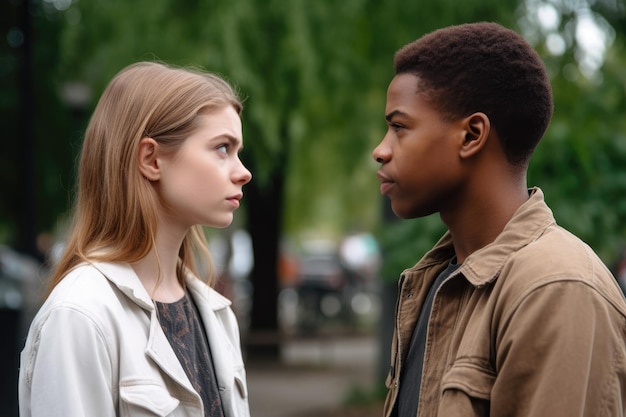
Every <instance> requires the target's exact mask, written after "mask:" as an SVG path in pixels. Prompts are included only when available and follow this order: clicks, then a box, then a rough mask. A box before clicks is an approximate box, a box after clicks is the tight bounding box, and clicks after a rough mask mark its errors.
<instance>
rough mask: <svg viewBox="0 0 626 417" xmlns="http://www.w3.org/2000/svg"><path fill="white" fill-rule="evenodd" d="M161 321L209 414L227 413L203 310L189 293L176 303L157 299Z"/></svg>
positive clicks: (209, 416)
mask: <svg viewBox="0 0 626 417" xmlns="http://www.w3.org/2000/svg"><path fill="white" fill-rule="evenodd" d="M155 303H156V307H157V311H158V313H159V314H158V316H159V323H160V324H161V328H162V329H163V331H164V332H165V335H166V336H167V339H168V340H169V342H170V344H171V345H172V348H173V349H174V352H175V353H176V356H177V357H178V360H179V361H180V363H181V365H182V366H183V369H184V370H185V373H186V374H187V376H188V377H189V380H190V381H191V383H192V385H193V387H194V388H195V389H196V391H197V392H198V394H200V397H201V398H202V402H203V404H204V416H205V417H224V410H223V409H222V400H221V398H220V395H219V390H218V387H217V377H216V376H215V369H214V368H213V359H212V358H211V349H210V347H209V342H208V339H207V335H206V331H205V329H204V326H203V325H202V319H201V318H200V313H199V312H198V309H197V307H196V304H195V303H194V301H193V299H192V297H190V296H189V294H188V293H185V296H184V297H183V298H181V299H180V300H178V301H176V302H173V303H160V302H155Z"/></svg>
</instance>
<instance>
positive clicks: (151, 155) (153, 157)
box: [137, 137, 161, 181]
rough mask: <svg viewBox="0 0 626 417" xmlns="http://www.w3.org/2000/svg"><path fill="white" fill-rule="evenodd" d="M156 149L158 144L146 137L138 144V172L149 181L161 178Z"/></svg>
mask: <svg viewBox="0 0 626 417" xmlns="http://www.w3.org/2000/svg"><path fill="white" fill-rule="evenodd" d="M158 149H159V144H158V143H157V141H155V140H154V139H152V138H148V137H146V138H143V139H141V141H140V142H139V155H138V156H137V160H138V161H137V162H138V164H139V171H140V172H141V174H142V175H143V176H144V177H146V178H147V179H148V180H150V181H158V180H159V178H160V177H161V171H160V169H159V160H158V158H157V150H158Z"/></svg>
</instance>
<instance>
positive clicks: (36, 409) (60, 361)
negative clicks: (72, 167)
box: [19, 62, 251, 417]
mask: <svg viewBox="0 0 626 417" xmlns="http://www.w3.org/2000/svg"><path fill="white" fill-rule="evenodd" d="M241 109H242V105H241V103H240V101H239V99H238V98H237V96H236V94H235V92H234V91H233V89H232V88H231V87H230V86H229V85H228V84H227V83H226V82H225V81H223V80H222V79H221V78H219V77H217V76H215V75H212V74H208V73H202V72H199V71H192V70H186V69H179V68H172V67H169V66H166V65H163V64H158V63H149V62H143V63H137V64H133V65H131V66H129V67H127V68H125V69H124V70H122V71H121V72H120V73H119V74H117V76H115V78H114V79H113V80H112V81H111V83H110V84H109V86H108V87H107V88H106V90H105V91H104V93H103V95H102V97H101V99H100V101H99V103H98V105H97V107H96V109H95V111H94V114H93V116H92V118H91V121H90V123H89V126H88V127H87V131H86V134H85V139H84V143H83V147H82V152H81V157H80V165H79V171H78V190H77V199H76V204H75V208H74V210H75V211H74V217H73V226H72V229H71V231H70V233H69V236H68V239H67V245H66V247H65V251H64V253H63V255H62V257H61V259H60V261H59V262H58V264H57V265H56V269H55V271H54V272H53V274H52V281H51V284H50V289H49V293H48V296H47V298H46V300H45V302H44V304H43V306H42V308H41V309H40V311H39V312H38V314H37V316H36V317H35V319H34V320H33V322H32V324H31V328H30V331H29V334H28V338H27V340H26V345H25V348H24V350H23V352H22V356H21V369H20V379H19V401H20V415H21V416H22V417H29V416H46V417H54V416H59V417H61V416H62V417H70V416H194V417H197V416H207V417H213V416H220V417H221V416H225V417H241V416H243V417H247V416H249V409H248V400H247V387H246V376H245V369H244V365H243V361H242V356H241V348H240V341H239V330H238V327H237V322H236V319H235V316H234V314H233V312H232V310H231V309H230V302H229V301H228V300H227V299H225V298H224V297H222V296H221V295H220V294H218V293H217V292H216V291H215V290H213V289H212V288H211V284H212V282H213V277H212V276H209V277H208V278H207V279H206V280H204V281H203V280H201V279H200V278H199V274H198V273H197V272H196V271H198V270H209V271H212V268H211V264H210V255H209V252H208V249H207V244H206V240H205V238H204V235H203V232H202V229H201V226H202V225H204V226H210V227H226V226H228V225H229V224H230V223H231V221H232V219H233V212H234V211H235V210H236V209H237V208H238V207H239V200H240V199H241V198H242V187H243V185H244V184H246V183H248V182H249V181H250V179H251V174H250V172H249V171H248V170H247V169H246V168H245V167H244V166H243V164H242V163H241V161H240V159H239V156H238V154H239V151H240V150H241V149H242V146H243V144H242V130H241V119H240V112H241Z"/></svg>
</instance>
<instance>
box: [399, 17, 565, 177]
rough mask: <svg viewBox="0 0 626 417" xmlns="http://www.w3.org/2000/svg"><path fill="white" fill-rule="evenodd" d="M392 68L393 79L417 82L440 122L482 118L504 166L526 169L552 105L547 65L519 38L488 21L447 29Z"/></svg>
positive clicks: (404, 52)
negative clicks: (503, 156) (504, 160)
mask: <svg viewBox="0 0 626 417" xmlns="http://www.w3.org/2000/svg"><path fill="white" fill-rule="evenodd" d="M394 64H395V70H396V74H403V73H410V74H413V75H415V76H416V77H418V78H419V80H420V89H419V92H420V93H423V94H425V96H426V97H427V98H428V100H429V102H430V103H431V104H432V105H433V106H435V108H436V109H437V110H438V111H439V112H440V113H441V114H442V116H443V117H444V119H446V120H455V119H458V118H461V117H466V116H469V115H470V114H472V113H475V112H483V113H485V114H486V115H487V117H489V120H490V121H491V125H492V127H493V128H495V130H496V132H497V133H498V135H499V137H500V140H501V142H502V146H503V149H504V152H505V154H506V157H507V159H508V161H509V162H510V163H511V164H513V165H517V166H527V164H528V161H529V160H530V157H531V155H532V153H533V151H534V149H535V147H536V146H537V143H538V142H539V140H541V138H542V136H543V134H544V133H545V131H546V129H547V127H548V124H549V123H550V119H551V117H552V110H553V103H552V88H551V87H550V80H549V78H548V75H547V73H546V69H545V66H544V65H543V62H542V60H541V58H540V57H539V55H538V54H537V52H536V51H535V50H534V49H533V48H532V46H530V44H528V42H526V40H524V38H523V37H522V36H520V35H519V34H517V33H516V32H514V31H512V30H510V29H507V28H505V27H503V26H501V25H499V24H497V23H491V22H479V23H467V24H462V25H456V26H450V27H446V28H442V29H439V30H436V31H434V32H431V33H429V34H427V35H424V36H422V37H421V38H419V39H417V40H416V41H414V42H412V43H409V44H408V45H406V46H404V47H403V48H401V49H400V50H399V51H398V52H396V55H395V58H394Z"/></svg>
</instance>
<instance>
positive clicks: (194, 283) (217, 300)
mask: <svg viewBox="0 0 626 417" xmlns="http://www.w3.org/2000/svg"><path fill="white" fill-rule="evenodd" d="M92 265H93V266H94V268H96V269H97V270H98V271H100V272H101V273H102V275H104V276H105V277H106V278H107V279H108V280H109V281H110V282H111V283H112V284H113V285H115V286H116V287H117V288H118V289H119V290H120V291H121V292H122V293H124V294H125V295H126V296H127V297H128V298H130V299H131V300H133V301H134V302H135V303H137V304H138V305H139V306H140V307H142V308H144V309H146V310H148V311H153V310H154V303H153V302H152V299H151V298H150V295H149V294H148V292H147V291H146V289H145V288H144V286H143V284H142V283H141V281H140V280H139V277H138V276H137V274H136V273H135V271H134V270H133V268H132V267H131V266H130V265H129V264H127V263H109V262H94V263H93V264H92ZM185 284H186V285H187V288H188V289H189V291H190V293H191V294H192V295H193V296H194V297H197V298H200V299H202V301H203V302H204V304H206V305H208V306H209V308H210V309H211V310H213V311H218V310H222V309H224V308H226V307H228V306H230V304H231V302H230V300H229V299H227V298H226V297H224V296H222V295H221V294H220V293H218V292H217V291H215V290H214V289H213V288H211V287H209V286H208V285H207V284H205V283H204V282H202V281H201V280H200V279H198V278H197V277H196V276H195V275H194V274H193V273H191V272H190V271H186V272H185Z"/></svg>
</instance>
